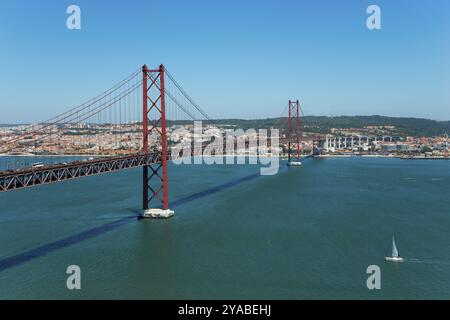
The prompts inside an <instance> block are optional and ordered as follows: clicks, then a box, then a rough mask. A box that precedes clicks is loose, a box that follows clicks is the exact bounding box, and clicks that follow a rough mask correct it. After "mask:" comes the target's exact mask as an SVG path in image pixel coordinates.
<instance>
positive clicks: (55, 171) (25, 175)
mask: <svg viewBox="0 0 450 320" xmlns="http://www.w3.org/2000/svg"><path fill="white" fill-rule="evenodd" d="M159 162H161V154H160V153H149V154H142V153H141V154H133V155H127V156H120V157H106V158H101V159H94V160H89V161H76V162H71V163H68V164H56V165H47V166H44V167H42V168H26V169H18V170H15V171H8V172H0V192H6V191H10V190H16V189H23V188H29V187H33V186H38V185H43V184H48V183H53V182H60V181H65V180H71V179H76V178H81V177H86V176H92V175H96V174H101V173H107V172H113V171H119V170H123V169H129V168H135V167H142V166H145V165H150V164H154V163H159Z"/></svg>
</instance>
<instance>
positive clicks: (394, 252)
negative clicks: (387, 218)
mask: <svg viewBox="0 0 450 320" xmlns="http://www.w3.org/2000/svg"><path fill="white" fill-rule="evenodd" d="M384 260H386V261H389V262H403V261H404V259H403V258H402V257H400V255H399V254H398V250H397V246H396V245H395V239H394V237H392V254H391V256H388V257H384Z"/></svg>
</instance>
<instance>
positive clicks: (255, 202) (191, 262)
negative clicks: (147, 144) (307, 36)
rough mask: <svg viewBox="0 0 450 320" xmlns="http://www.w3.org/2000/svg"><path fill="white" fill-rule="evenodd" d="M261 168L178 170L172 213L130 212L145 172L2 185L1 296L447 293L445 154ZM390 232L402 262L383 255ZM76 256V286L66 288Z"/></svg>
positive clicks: (449, 230)
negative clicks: (147, 215) (143, 215)
mask: <svg viewBox="0 0 450 320" xmlns="http://www.w3.org/2000/svg"><path fill="white" fill-rule="evenodd" d="M0 162H1V161H0ZM258 173H259V168H258V167H257V166H255V165H212V166H209V165H181V166H175V165H171V166H170V168H169V191H170V195H169V197H170V201H171V205H170V206H171V208H172V209H174V210H175V214H176V215H175V216H174V217H173V218H171V219H168V220H137V219H136V216H137V215H138V214H139V212H140V205H141V170H139V169H131V170H128V171H122V172H117V173H111V174H105V175H99V176H96V177H87V178H82V179H79V180H74V181H68V182H62V183H56V184H51V185H45V186H40V187H35V188H30V189H26V190H18V191H13V192H8V193H1V194H0V298H1V299H12V298H20V299H35V298H38V299H51V298H58V299H79V298H85V299H100V298H106V299H109V298H112V299H116V298H125V299H130V298H136V299H351V298H355V299H419V298H420V299H431V298H437V299H449V298H450V197H449V192H450V161H427V160H412V161H411V160H399V159H378V158H377V159H369V158H343V159H337V158H336V159H333V158H329V159H308V160H306V161H305V162H304V163H303V166H302V167H300V168H287V167H285V166H283V168H282V170H280V172H279V173H278V174H277V175H274V176H260V175H259V174H258ZM393 235H395V238H396V243H397V247H398V249H399V251H400V254H401V255H402V256H404V257H405V258H406V262H404V263H401V264H389V263H385V262H384V260H383V257H384V256H385V254H386V253H387V252H388V250H389V247H390V243H391V238H392V236H393ZM69 265H78V266H79V267H80V268H81V286H82V288H81V290H68V289H67V287H66V279H67V277H68V276H69V275H68V274H66V268H67V267H68V266H69ZM369 265H378V266H379V267H380V268H381V290H368V289H367V286H366V280H367V277H368V276H369V275H368V274H366V269H367V267H368V266H369Z"/></svg>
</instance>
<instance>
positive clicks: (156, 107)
mask: <svg viewBox="0 0 450 320" xmlns="http://www.w3.org/2000/svg"><path fill="white" fill-rule="evenodd" d="M164 73H165V71H164V65H160V66H159V68H158V69H153V70H152V69H148V68H147V66H146V65H144V66H142V89H143V100H142V101H143V106H142V107H143V117H142V119H143V120H142V133H143V137H142V151H143V153H152V152H159V153H160V154H161V161H160V162H159V163H155V164H150V165H146V166H144V167H143V197H142V200H143V201H142V202H143V203H142V208H143V210H144V214H143V216H144V217H152V218H167V217H169V216H171V215H173V211H171V210H169V199H168V191H167V159H168V152H167V135H166V99H165V87H164ZM149 135H153V136H156V137H157V139H161V150H159V148H157V147H150V146H149ZM149 174H150V175H149ZM155 202H156V203H158V202H159V204H155V205H153V203H155ZM150 204H152V208H150V209H149V206H150ZM160 207H162V209H161V208H160Z"/></svg>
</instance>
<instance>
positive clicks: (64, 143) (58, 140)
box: [0, 65, 301, 209]
mask: <svg viewBox="0 0 450 320" xmlns="http://www.w3.org/2000/svg"><path fill="white" fill-rule="evenodd" d="M299 110H300V105H299V102H298V100H297V101H295V102H292V101H289V113H288V118H287V119H286V120H287V135H286V137H285V138H284V141H285V142H286V143H287V144H288V153H289V161H291V146H295V150H296V151H295V152H296V157H297V161H299V157H300V151H301V150H300V148H301V147H300V146H301V143H300V120H299V119H300V114H299ZM192 120H202V121H210V118H209V116H208V115H207V113H206V112H205V111H204V110H203V109H201V108H200V107H199V106H198V105H197V104H196V103H195V102H194V100H193V99H192V98H191V97H190V96H189V95H188V94H187V93H186V91H185V90H184V89H183V88H182V87H181V86H180V85H179V83H178V82H177V81H176V80H175V79H174V77H173V76H172V75H171V74H170V73H169V72H168V71H167V70H166V69H165V67H164V65H160V66H159V67H158V68H156V69H149V68H147V66H146V65H144V66H143V67H142V68H141V69H139V70H136V71H135V72H133V73H132V74H131V75H129V76H128V77H126V78H125V79H124V80H122V81H120V82H119V83H117V84H115V85H114V86H112V87H111V88H110V89H108V90H106V91H104V92H103V93H101V94H100V95H98V96H96V97H94V98H92V99H90V100H88V101H86V102H85V103H83V104H81V105H79V106H77V107H74V108H72V109H70V110H68V111H66V112H64V113H61V114H59V115H57V116H55V117H53V118H51V119H49V120H47V121H44V122H40V123H37V124H33V125H30V126H27V127H26V128H25V129H23V130H21V131H20V133H17V134H14V135H11V137H9V138H8V139H6V140H0V154H13V153H14V152H15V151H21V152H24V151H25V152H28V153H30V154H33V155H36V154H39V153H46V154H52V155H55V154H59V155H61V156H64V157H65V156H68V155H78V156H80V155H84V156H87V157H89V158H88V159H84V160H79V159H78V160H76V161H71V162H68V163H67V162H59V163H54V164H44V163H37V164H34V165H29V166H25V167H22V168H16V169H14V170H7V171H2V172H0V192H6V191H11V190H17V189H23V188H29V187H33V186H39V185H44V184H49V183H55V182H60V181H66V180H71V179H76V178H81V177H86V176H92V175H97V174H101V173H108V172H114V171H119V170H124V169H129V168H135V167H142V168H143V176H142V190H143V196H142V199H143V203H142V207H143V209H148V208H149V207H162V208H163V209H168V208H169V200H168V184H167V162H168V161H169V160H170V159H171V155H170V152H169V146H168V137H167V131H168V125H169V124H170V125H180V124H186V123H187V121H192ZM93 155H95V157H92V156H93ZM183 156H184V155H183Z"/></svg>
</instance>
